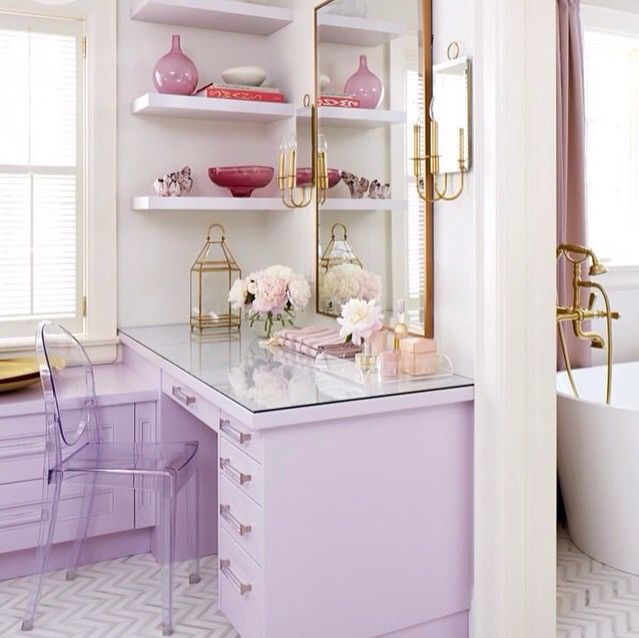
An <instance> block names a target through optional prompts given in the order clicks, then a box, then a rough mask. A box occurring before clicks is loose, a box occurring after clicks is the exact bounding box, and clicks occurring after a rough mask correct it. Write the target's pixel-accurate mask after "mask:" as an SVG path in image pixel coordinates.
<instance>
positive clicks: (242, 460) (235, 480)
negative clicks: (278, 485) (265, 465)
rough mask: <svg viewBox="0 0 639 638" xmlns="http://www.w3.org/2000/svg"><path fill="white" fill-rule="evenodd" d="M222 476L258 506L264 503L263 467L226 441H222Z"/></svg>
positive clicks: (220, 465)
mask: <svg viewBox="0 0 639 638" xmlns="http://www.w3.org/2000/svg"><path fill="white" fill-rule="evenodd" d="M219 468H220V475H221V476H224V477H226V478H227V479H228V480H229V482H230V483H231V484H232V485H235V487H238V488H239V489H240V490H242V492H244V493H245V494H248V495H249V496H250V497H251V498H252V499H253V500H254V501H255V502H256V503H257V504H258V505H263V502H264V477H263V474H262V466H261V465H260V464H259V463H258V462H257V461H255V460H254V459H252V458H251V457H250V456H248V455H247V454H244V452H242V451H241V450H238V449H237V448H236V447H235V446H234V445H231V444H230V443H229V442H228V441H227V440H226V439H221V440H220V460H219Z"/></svg>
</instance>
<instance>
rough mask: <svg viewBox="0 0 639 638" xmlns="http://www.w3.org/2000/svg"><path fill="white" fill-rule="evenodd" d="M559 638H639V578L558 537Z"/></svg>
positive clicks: (564, 536)
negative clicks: (605, 563) (604, 562)
mask: <svg viewBox="0 0 639 638" xmlns="http://www.w3.org/2000/svg"><path fill="white" fill-rule="evenodd" d="M557 638H639V576H634V575H632V574H627V573H625V572H621V571H618V570H616V569H613V568H612V567H607V566H606V565H603V564H602V563H599V562H597V561H596V560H593V559H592V558H589V557H588V556H586V555H585V554H583V553H582V552H580V551H579V550H578V549H577V548H576V547H575V546H574V545H573V544H572V542H571V541H570V538H569V536H568V534H567V532H566V531H565V530H560V531H559V534H558V537H557Z"/></svg>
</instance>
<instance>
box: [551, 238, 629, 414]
mask: <svg viewBox="0 0 639 638" xmlns="http://www.w3.org/2000/svg"><path fill="white" fill-rule="evenodd" d="M562 258H563V259H565V260H566V261H567V262H568V263H570V264H572V267H573V276H572V305H570V306H561V305H559V303H558V304H557V330H558V332H559V343H560V345H561V352H562V355H563V358H564V362H565V364H566V372H567V374H568V379H569V380H570V385H571V386H572V390H573V393H574V395H575V396H576V397H578V396H579V394H578V392H577V386H576V385H575V380H574V378H573V375H572V367H571V365H570V356H569V355H568V348H567V346H566V338H565V336H564V333H563V330H562V326H561V323H562V322H564V321H570V322H571V323H572V329H573V332H574V334H575V336H576V337H577V339H584V340H588V341H590V347H591V348H598V349H604V348H605V349H606V350H607V352H606V355H607V374H606V403H610V396H611V392H612V320H613V319H619V313H618V312H614V311H612V310H611V309H610V300H609V298H608V294H607V293H606V291H605V290H604V287H603V286H602V285H601V284H599V283H596V282H594V281H590V279H582V266H583V265H584V264H585V263H586V262H588V261H589V262H590V267H589V268H588V276H589V277H596V276H597V275H603V274H604V273H605V272H606V268H605V266H604V265H603V264H602V263H601V262H600V261H599V260H598V259H597V256H596V255H595V253H594V252H593V251H592V250H591V249H590V248H586V247H584V246H578V245H577V244H560V245H559V246H558V247H557V260H560V259H562ZM585 288H586V289H587V288H590V289H594V290H596V291H598V292H599V293H600V294H601V297H602V299H603V303H604V308H605V309H604V310H595V309H594V307H595V303H596V300H597V294H596V292H591V293H590V295H589V296H588V304H587V305H586V306H582V305H581V291H582V289H585ZM591 319H605V320H606V337H607V338H606V339H604V337H603V335H600V334H598V333H596V332H592V331H585V330H584V329H583V322H584V321H590V320H591Z"/></svg>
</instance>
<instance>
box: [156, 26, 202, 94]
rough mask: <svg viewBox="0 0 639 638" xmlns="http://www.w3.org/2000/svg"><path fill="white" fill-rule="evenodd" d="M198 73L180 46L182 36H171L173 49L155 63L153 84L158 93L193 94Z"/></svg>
mask: <svg viewBox="0 0 639 638" xmlns="http://www.w3.org/2000/svg"><path fill="white" fill-rule="evenodd" d="M197 81H198V73H197V68H196V67H195V64H193V62H192V61H191V59H190V58H188V57H187V56H186V55H184V53H182V49H181V47H180V36H179V35H178V34H176V33H174V34H173V35H172V36H171V50H170V51H169V52H168V53H167V54H166V55H163V56H162V57H161V58H160V59H159V60H158V61H157V64H156V65H155V69H154V71H153V84H155V88H156V89H157V91H158V93H171V94H173V95H193V93H194V92H195V89H196V88H197Z"/></svg>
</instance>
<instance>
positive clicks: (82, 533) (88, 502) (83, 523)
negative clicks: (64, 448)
mask: <svg viewBox="0 0 639 638" xmlns="http://www.w3.org/2000/svg"><path fill="white" fill-rule="evenodd" d="M88 480H90V483H87V484H86V485H85V486H84V488H83V493H82V509H81V512H80V520H79V521H78V530H77V532H76V536H75V541H74V543H73V550H72V553H71V561H70V563H69V567H68V569H67V580H75V577H76V575H77V570H78V565H79V563H80V556H81V555H82V546H83V545H84V541H85V539H86V537H87V531H88V529H89V521H90V520H91V512H92V510H93V500H94V495H95V480H96V479H95V475H93V476H92V477H91V478H90V479H88Z"/></svg>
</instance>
